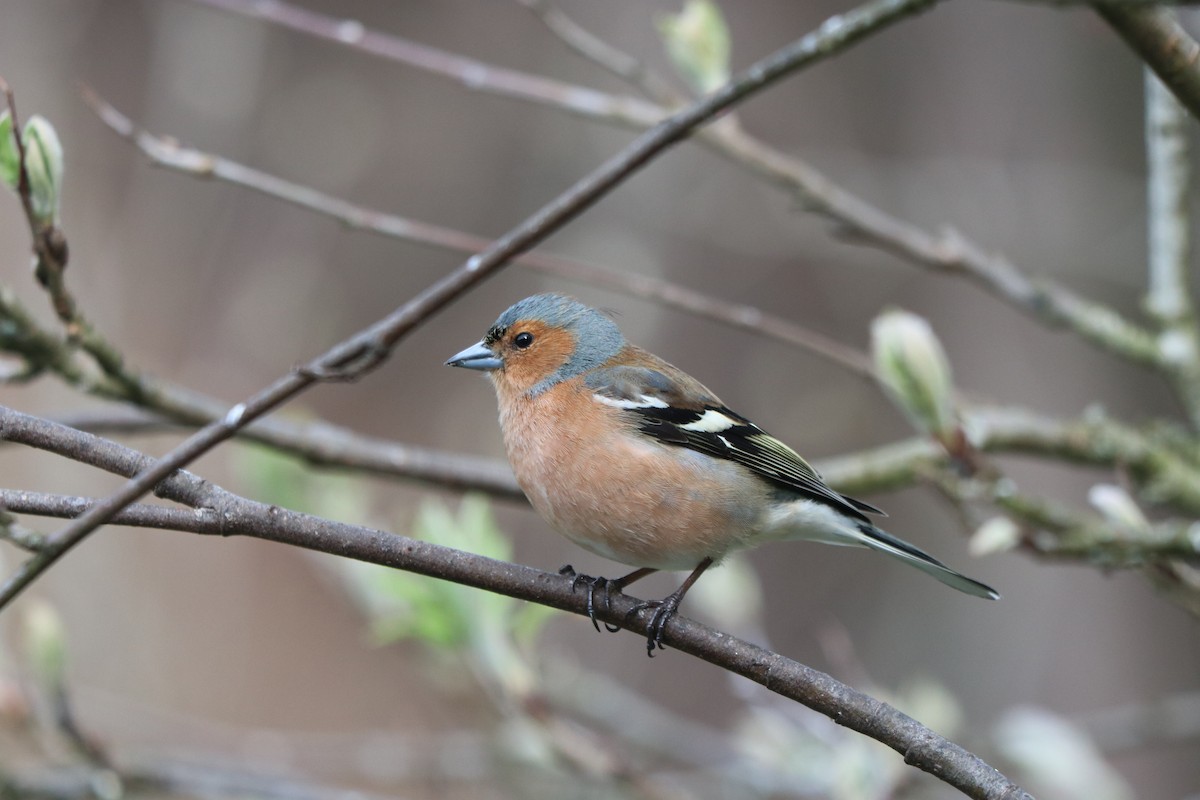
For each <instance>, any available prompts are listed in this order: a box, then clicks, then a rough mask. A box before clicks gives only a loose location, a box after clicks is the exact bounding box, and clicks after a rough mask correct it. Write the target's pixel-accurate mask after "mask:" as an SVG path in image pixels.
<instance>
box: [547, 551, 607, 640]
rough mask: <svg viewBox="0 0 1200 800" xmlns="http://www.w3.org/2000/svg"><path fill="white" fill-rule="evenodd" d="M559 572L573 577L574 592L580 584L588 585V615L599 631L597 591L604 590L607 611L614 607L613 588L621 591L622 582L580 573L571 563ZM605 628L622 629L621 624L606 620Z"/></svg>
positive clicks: (572, 586)
mask: <svg viewBox="0 0 1200 800" xmlns="http://www.w3.org/2000/svg"><path fill="white" fill-rule="evenodd" d="M558 574H559V575H563V576H565V577H567V578H572V581H571V591H572V592H574V591H575V590H576V589H578V588H579V587H580V586H586V587H587V615H588V619H590V620H591V621H592V627H593V628H595V629H596V630H597V632H598V631H599V630H600V623H599V621H597V619H596V591H597V590H603V592H604V610H605V611H607V610H609V609H611V608H612V590H613V588H614V587H616V590H617V591H618V592H619V591H621V584H620V582H619V581H613V580H609V579H608V578H593V577H592V576H591V575H583V574H580V573H578V572H576V571H575V568H574V567H572V566H571V565H570V564H567V565H566V566H564V567H563V568H562V569H560V570H559V571H558ZM604 629H605V630H607V631H608V632H609V633H616V632H617V631H619V630H621V626H620V625H610V624H609V623H607V622H606V623H604Z"/></svg>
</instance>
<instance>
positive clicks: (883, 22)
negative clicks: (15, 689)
mask: <svg viewBox="0 0 1200 800" xmlns="http://www.w3.org/2000/svg"><path fill="white" fill-rule="evenodd" d="M934 2H936V0H875V1H874V2H870V3H867V4H866V5H863V6H860V7H859V8H858V9H856V10H854V11H851V12H849V13H847V14H843V15H840V16H839V17H837V22H838V24H836V25H822V26H821V27H820V28H818V29H817V30H816V31H814V32H812V33H810V34H807V35H806V36H804V37H802V38H801V39H799V40H798V41H796V42H793V43H792V44H789V45H787V46H785V47H783V48H782V49H780V50H778V51H776V52H775V53H773V54H771V55H769V56H767V57H766V58H764V59H762V60H760V61H758V62H757V63H755V64H753V65H752V66H751V67H750V68H749V69H747V70H745V71H744V72H742V73H741V74H740V75H738V76H737V77H735V78H734V79H733V80H731V81H730V82H729V83H728V84H726V85H725V86H724V87H722V88H721V89H719V90H717V91H716V92H714V93H713V94H711V95H709V96H707V97H705V98H703V99H701V100H699V101H697V102H695V103H693V104H691V105H689V106H687V107H686V108H684V109H682V110H680V111H679V112H678V113H676V114H673V115H672V116H671V117H669V118H668V119H666V120H664V121H663V122H661V123H659V124H658V125H656V126H655V127H653V128H651V129H650V130H649V131H647V132H646V133H644V134H642V135H641V136H639V137H638V138H637V139H635V140H634V141H633V142H632V143H631V144H629V145H628V146H627V147H625V148H624V149H623V150H622V151H621V152H620V153H618V154H617V155H616V156H614V157H613V158H611V159H609V160H608V161H607V162H605V163H604V164H603V165H601V166H600V167H599V168H597V169H596V170H595V171H593V172H592V173H591V174H590V175H588V176H587V177H585V178H583V179H582V180H580V181H579V182H577V183H576V184H575V185H574V186H572V187H570V188H569V189H568V190H567V191H566V192H564V193H563V194H561V195H560V196H559V197H557V198H556V199H554V200H553V201H551V202H550V203H549V204H547V205H546V206H544V207H543V208H542V209H541V210H539V211H537V212H535V213H534V214H533V215H532V216H531V217H529V218H527V219H526V220H525V221H524V222H522V223H521V224H519V225H518V226H517V227H515V228H513V229H512V230H511V231H510V232H509V233H508V234H506V235H505V236H503V237H501V238H500V239H498V240H497V241H496V242H494V243H493V244H491V245H490V246H489V247H488V248H487V249H486V250H484V251H483V252H482V253H480V254H478V255H476V256H472V257H471V258H470V259H468V260H467V262H466V263H464V264H463V265H462V266H460V267H459V268H458V269H456V270H454V271H453V272H451V273H450V274H448V275H446V276H445V277H444V278H442V279H441V280H439V281H437V282H436V283H434V284H433V285H432V286H430V287H428V288H427V289H425V290H424V291H423V292H421V293H420V294H418V295H417V296H416V297H415V298H413V299H412V300H410V301H409V302H407V303H405V304H404V305H403V306H401V307H400V308H398V309H396V310H395V311H393V312H392V313H391V314H389V315H388V316H386V317H384V318H383V319H381V320H379V321H378V322H376V323H375V324H373V325H370V326H369V327H367V328H365V329H363V330H362V331H360V332H359V333H357V334H355V335H354V336H352V337H350V338H349V339H347V340H345V341H343V342H341V343H339V344H337V345H335V346H334V347H333V348H332V349H330V350H329V351H328V352H326V353H325V354H323V355H321V356H318V357H317V358H315V359H313V360H312V361H310V362H309V363H308V364H306V365H304V366H302V367H300V368H299V369H296V370H293V371H292V372H290V373H288V374H287V375H285V376H283V377H281V378H279V379H278V380H276V381H275V382H274V383H272V384H271V385H270V386H268V387H267V388H265V389H263V390H262V391H260V392H258V393H256V394H255V395H254V396H252V397H250V398H249V399H247V400H246V401H245V402H242V403H239V404H237V405H236V406H234V407H233V408H232V409H230V410H229V412H228V413H227V414H226V415H225V416H224V417H222V418H221V419H220V420H219V421H217V422H214V423H211V424H209V425H207V426H205V427H204V428H202V429H201V430H200V431H198V432H197V433H195V434H194V435H192V436H191V437H189V438H188V439H187V440H185V441H184V442H182V443H181V444H180V445H178V446H177V447H175V448H174V449H172V450H171V451H170V452H169V453H167V454H166V455H164V456H163V457H162V458H161V459H160V460H159V461H158V462H157V463H156V464H155V465H153V466H152V467H149V468H147V469H146V470H145V471H143V472H141V473H139V474H138V476H137V477H136V478H134V479H132V480H130V481H129V482H127V483H126V484H125V485H124V486H123V487H122V488H121V489H119V490H118V491H117V492H115V493H113V494H112V495H110V496H109V497H107V498H106V499H105V500H104V501H102V502H101V503H98V504H97V505H96V506H94V507H93V508H91V509H90V510H89V511H88V512H86V513H85V514H83V516H81V517H79V518H78V519H77V520H75V521H74V522H72V523H71V524H69V525H67V526H66V527H64V528H62V529H61V530H59V531H57V532H55V533H54V534H52V535H51V536H50V538H49V539H48V540H47V548H46V550H44V551H43V552H41V553H39V554H38V555H36V556H34V557H33V558H31V559H29V560H27V561H25V562H24V563H23V564H21V566H20V567H18V569H17V570H16V572H15V573H14V574H13V575H12V576H11V577H10V578H9V579H8V580H7V581H6V582H5V583H4V585H3V586H0V609H3V608H4V607H5V606H7V605H8V604H9V603H11V602H12V600H13V599H14V598H16V597H17V596H18V595H19V594H20V593H21V592H22V591H23V590H24V589H25V588H26V587H27V586H29V584H31V583H32V582H33V581H34V580H36V578H37V577H38V576H39V575H41V574H42V573H43V572H45V571H46V569H48V568H49V567H50V566H51V565H52V564H53V563H54V562H55V561H57V560H58V559H59V558H61V557H62V556H63V555H64V554H66V553H67V552H68V551H69V550H70V549H71V548H72V547H74V546H75V545H77V544H79V542H81V541H83V539H85V538H86V537H87V536H88V534H90V533H91V532H92V531H94V530H95V529H96V528H98V527H99V526H101V525H103V524H104V523H105V522H107V521H108V520H109V519H111V518H112V516H113V515H114V514H116V513H117V512H118V511H120V510H121V509H122V508H124V507H125V506H126V505H129V504H130V503H132V502H134V501H136V500H137V499H138V498H140V497H142V496H143V495H144V494H146V493H147V492H149V491H150V490H151V489H152V488H153V487H154V486H155V485H156V484H157V483H158V482H159V481H161V480H163V479H164V478H166V477H167V476H168V475H170V474H171V473H172V472H173V471H174V470H176V469H178V468H180V467H183V466H185V465H186V464H188V463H190V462H191V461H193V460H195V459H196V458H198V457H199V456H201V455H203V454H204V453H206V452H208V451H209V450H211V449H212V448H213V447H215V446H216V445H218V444H220V443H221V442H223V441H225V440H226V439H229V438H230V437H232V436H234V435H235V434H236V433H237V432H238V431H239V430H241V429H242V428H244V427H245V426H246V425H248V424H250V423H251V422H252V421H254V420H255V419H257V418H258V417H260V416H262V415H264V414H266V413H268V412H270V411H272V410H273V409H275V408H277V407H278V406H280V405H282V404H283V403H285V402H286V401H288V400H290V399H291V398H292V397H295V396H296V395H298V394H300V393H301V392H303V391H304V390H305V389H307V388H309V387H310V386H312V385H313V384H314V383H317V382H318V381H321V380H336V379H346V378H355V377H358V376H361V375H362V374H364V373H365V372H367V371H368V370H370V369H372V368H374V367H376V366H378V365H379V364H380V363H381V362H382V361H383V360H384V359H386V358H387V356H388V354H389V352H390V351H391V349H392V348H393V347H395V346H396V344H397V343H398V342H400V341H401V340H402V339H403V338H404V337H405V336H407V335H408V334H409V333H410V332H412V331H413V330H414V329H415V328H416V327H417V326H419V325H420V324H421V323H422V322H424V321H425V320H426V319H428V318H429V317H430V316H432V315H433V314H434V313H436V312H437V311H439V310H441V309H442V308H443V307H444V306H446V305H447V304H449V303H450V302H452V301H453V300H454V299H456V298H457V297H458V296H459V295H461V294H463V293H464V292H466V291H467V290H469V289H471V288H472V287H474V286H475V285H476V284H478V283H479V282H481V281H482V280H484V279H485V278H487V277H489V276H490V275H492V274H493V273H495V272H496V271H497V270H499V269H501V268H502V267H504V266H505V265H506V264H507V263H508V261H509V260H510V259H511V258H512V257H513V256H515V255H517V254H519V253H521V252H524V251H525V250H527V249H529V248H530V247H532V246H533V245H535V244H537V243H538V242H540V241H542V240H543V239H545V238H546V237H547V236H549V235H550V234H551V233H553V232H554V231H556V230H558V229H559V228H561V227H562V226H563V225H565V224H566V223H568V222H570V221H571V220H572V219H574V218H575V217H576V216H578V215H579V214H581V213H583V211H585V210H586V209H587V208H589V207H590V206H591V205H592V204H594V203H595V202H597V201H598V200H599V199H600V198H601V197H603V196H604V195H605V194H607V193H608V192H610V191H611V190H612V189H613V188H615V187H616V186H617V185H618V184H620V183H621V182H622V181H624V180H625V179H626V178H627V177H629V176H630V175H632V174H633V173H634V172H636V171H637V170H638V169H640V168H641V167H643V166H645V165H646V164H647V163H649V162H650V160H651V159H653V158H654V157H655V156H656V155H658V154H659V153H661V152H662V151H664V150H666V149H667V148H668V147H670V146H672V145H674V144H676V143H678V142H680V141H682V140H683V139H684V138H686V137H687V136H688V135H689V134H691V132H692V131H693V130H694V129H695V128H696V127H698V126H699V125H701V124H703V123H705V122H707V121H708V120H710V119H712V118H713V117H715V116H716V115H717V114H719V113H721V112H722V111H725V110H726V109H728V108H731V107H733V106H734V105H736V104H737V103H739V102H742V101H744V100H745V99H746V98H748V97H750V96H751V95H753V94H755V93H756V92H758V91H761V90H762V89H764V88H766V87H767V86H769V85H771V84H772V83H774V82H775V81H777V80H779V79H780V78H783V77H784V76H785V75H788V74H790V73H792V72H794V71H796V70H797V69H800V68H801V67H804V66H808V65H810V64H812V63H815V62H817V61H820V60H822V59H825V58H828V57H829V56H830V55H832V54H834V53H837V52H840V51H841V50H842V49H844V48H846V47H848V46H849V45H851V44H853V43H855V42H857V41H859V40H860V39H862V38H864V37H866V36H869V35H871V34H872V33H875V32H878V31H879V30H882V29H884V28H886V27H888V26H889V25H891V24H893V23H895V22H898V21H900V20H901V19H904V18H906V17H908V16H910V15H912V14H915V13H917V12H920V11H923V10H925V9H926V8H928V7H929V6H931V5H932V4H933V3H934Z"/></svg>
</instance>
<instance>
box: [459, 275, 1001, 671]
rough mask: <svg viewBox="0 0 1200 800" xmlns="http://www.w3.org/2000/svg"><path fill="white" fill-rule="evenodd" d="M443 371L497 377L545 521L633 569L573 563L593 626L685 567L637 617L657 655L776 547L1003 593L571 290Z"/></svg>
mask: <svg viewBox="0 0 1200 800" xmlns="http://www.w3.org/2000/svg"><path fill="white" fill-rule="evenodd" d="M445 363H446V365H447V366H452V367H460V368H463V369H470V370H479V371H482V372H484V373H485V374H486V375H487V377H488V378H490V380H491V383H492V386H493V388H494V389H495V392H496V397H497V401H498V405H499V411H500V414H499V421H500V429H501V433H502V436H503V439H504V445H505V449H506V451H507V454H508V460H509V463H510V464H511V466H512V469H513V472H514V474H515V476H516V479H517V483H518V484H519V485H520V487H521V489H522V490H523V491H524V492H525V495H526V497H527V498H528V499H529V502H530V504H531V505H532V506H533V508H534V509H535V510H536V511H537V512H538V513H539V514H540V515H541V516H542V517H543V518H544V519H545V520H546V522H547V523H548V524H549V525H550V527H551V528H554V529H555V530H556V531H558V532H559V533H561V534H563V535H564V536H566V538H567V539H569V540H571V541H572V542H574V543H575V544H577V545H579V546H581V547H582V548H584V549H585V550H588V551H590V552H592V553H594V554H597V555H600V556H602V557H604V558H607V559H610V560H613V561H617V562H620V563H622V564H625V565H628V566H633V567H636V569H635V570H634V571H633V572H630V573H629V574H627V575H625V576H623V577H620V578H617V579H605V578H592V577H589V576H586V575H576V573H575V572H574V570H572V569H571V568H570V566H567V567H564V568H563V570H562V572H563V573H564V574H567V575H570V576H572V577H574V578H575V582H574V583H573V584H572V586H573V588H578V586H579V585H580V582H582V583H583V584H586V585H587V586H588V598H587V611H588V615H589V616H590V617H591V619H592V624H593V625H596V618H595V602H596V601H595V594H596V592H597V591H602V592H603V597H604V600H605V601H606V603H607V602H608V601H609V600H610V595H611V592H613V591H616V592H621V591H623V590H624V589H625V588H626V587H627V586H629V585H630V584H631V583H633V582H634V581H636V580H640V579H641V578H644V577H645V576H647V575H650V574H651V573H654V572H657V571H660V570H662V571H682V570H691V573H690V574H689V575H688V577H687V578H686V579H685V580H684V581H683V583H682V584H681V585H680V586H679V588H678V589H676V590H675V591H674V592H672V593H671V594H669V595H667V596H666V597H665V598H663V599H662V600H655V601H649V602H645V603H641V604H639V605H637V606H635V607H634V609H633V611H631V612H630V614H631V615H633V614H636V613H640V612H642V611H646V610H651V611H653V614H652V616H651V618H650V621H649V624H648V626H647V641H646V649H647V653H648V654H649V655H650V656H653V655H654V650H655V648H656V647H658V648H662V647H663V636H664V632H665V630H666V626H667V623H668V622H669V621H670V619H671V618H672V617H673V616H674V615H675V613H676V612H677V610H678V608H679V604H680V602H681V601H682V600H683V597H684V595H686V594H687V592H688V590H689V589H690V588H691V587H692V586H693V585H694V584H695V583H696V581H697V580H698V579H699V578H700V576H701V575H702V574H703V573H704V571H705V570H707V569H708V568H709V567H711V566H713V565H714V564H718V563H720V561H721V560H722V558H724V557H725V556H726V555H728V554H729V553H731V552H733V551H736V550H740V549H743V548H749V547H755V546H758V545H761V544H765V543H768V542H775V541H785V540H809V541H815V542H822V543H825V544H833V545H851V546H858V547H866V548H870V549H872V550H876V551H878V552H881V553H885V554H887V555H889V556H892V557H893V558H896V559H898V560H900V561H902V562H904V563H906V564H909V565H910V566H913V567H916V568H917V569H919V570H921V571H922V572H925V573H927V574H929V575H931V576H933V577H934V578H936V579H937V580H939V581H941V582H942V583H944V584H946V585H948V586H951V587H953V588H955V589H957V590H959V591H961V592H965V593H966V594H969V595H974V596H976V597H984V598H988V599H992V600H996V599H999V597H1000V595H999V594H998V593H997V592H996V591H995V590H994V589H992V588H991V587H989V586H987V585H985V584H983V583H980V582H979V581H976V580H974V579H972V578H968V577H967V576H965V575H963V574H962V573H959V572H957V571H955V570H953V569H951V568H950V567H948V566H946V565H945V564H943V563H942V562H941V561H938V560H937V559H936V558H934V557H933V556H931V555H929V554H928V553H925V552H924V551H922V550H921V549H919V548H917V547H916V546H914V545H912V544H909V543H908V542H906V541H904V540H903V539H900V538H897V537H896V536H893V535H892V534H890V533H888V532H887V531H885V530H883V529H882V528H879V527H877V526H876V525H875V524H873V523H872V522H871V520H870V517H869V516H868V515H883V512H882V511H880V510H879V509H877V508H875V507H874V506H872V505H870V504H869V503H865V502H863V501H861V500H855V499H853V498H851V497H847V496H845V495H842V494H839V493H838V492H836V491H834V490H833V489H831V488H830V487H829V486H828V485H826V483H825V482H824V480H822V478H821V476H820V475H819V474H818V473H817V471H816V470H815V469H813V467H812V466H810V465H809V463H808V462H807V461H805V460H804V459H803V458H802V457H801V456H800V455H799V454H798V453H797V452H796V451H795V450H793V449H792V448H791V447H789V446H788V445H786V444H784V443H783V442H782V441H780V440H779V439H777V438H775V437H774V436H772V435H770V434H769V433H767V432H766V431H764V430H763V429H762V428H760V427H758V426H757V425H756V424H754V423H753V422H751V421H750V420H749V419H747V418H746V417H744V416H742V415H741V414H738V413H737V412H735V411H733V410H732V409H730V408H729V407H728V406H726V405H725V404H724V403H723V402H722V401H721V400H720V398H718V397H717V396H716V395H715V394H713V393H712V392H711V391H709V390H708V389H707V388H706V387H705V386H704V385H703V384H702V383H700V382H699V381H698V380H696V379H695V378H693V377H692V376H691V375H688V374H687V373H685V372H684V371H683V370H681V369H679V368H677V367H675V366H673V365H671V364H669V363H667V362H666V361H664V360H663V359H661V358H659V357H658V356H656V355H654V354H652V353H650V352H648V351H646V350H643V349H642V348H640V347H637V346H636V345H633V344H630V343H629V342H628V341H626V339H625V337H624V336H623V335H622V333H621V331H620V329H619V328H618V326H617V324H616V323H615V322H614V321H613V320H612V319H611V318H610V317H609V316H608V315H606V314H604V313H603V312H601V311H599V310H597V309H595V308H592V307H590V306H587V305H585V304H584V303H582V302H580V301H579V300H576V299H575V298H573V297H570V296H568V295H564V294H556V293H549V294H536V295H533V296H531V297H526V298H525V299H523V300H520V301H518V302H516V303H514V304H513V305H512V306H510V307H509V308H508V309H507V310H505V311H504V313H502V314H501V315H500V316H499V318H498V319H497V320H496V322H495V324H493V325H492V326H491V327H490V328H489V329H488V330H487V333H486V334H485V335H484V337H483V338H482V339H481V340H479V341H478V342H476V343H475V344H473V345H471V346H470V347H468V348H466V349H465V350H463V351H462V352H460V353H458V354H456V355H455V356H453V357H452V358H450V359H449V360H447V361H446V362H445ZM628 619H629V617H628V616H627V617H626V621H628ZM606 625H607V623H606ZM597 629H598V626H597ZM616 629H617V628H616V627H611V626H610V630H616Z"/></svg>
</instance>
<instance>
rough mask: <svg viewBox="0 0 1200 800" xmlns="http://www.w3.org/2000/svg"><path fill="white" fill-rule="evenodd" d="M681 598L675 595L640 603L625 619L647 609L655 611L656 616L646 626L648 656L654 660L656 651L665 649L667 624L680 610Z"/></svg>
mask: <svg viewBox="0 0 1200 800" xmlns="http://www.w3.org/2000/svg"><path fill="white" fill-rule="evenodd" d="M680 599H681V598H679V597H677V596H675V595H674V594H671V595H668V596H667V597H665V598H663V599H662V600H649V601H647V602H644V603H638V604H637V605H636V606H634V607H633V608H632V609H630V611H629V613H628V614H626V615H625V619H626V620H628V619H629V618H630V617H633V616H636V615H638V614H640V613H641V612H643V611H645V610H647V609H651V608H652V609H654V615H653V616H652V617H650V624H649V625H647V626H646V655H648V656H650V657H651V658H654V649H655V648H656V647H657V648H658V649H659V650H662V649H663V643H662V637H663V633H664V631H665V630H666V627H667V623H668V622H670V621H671V617H673V616H675V612H676V611H678V610H679V601H680Z"/></svg>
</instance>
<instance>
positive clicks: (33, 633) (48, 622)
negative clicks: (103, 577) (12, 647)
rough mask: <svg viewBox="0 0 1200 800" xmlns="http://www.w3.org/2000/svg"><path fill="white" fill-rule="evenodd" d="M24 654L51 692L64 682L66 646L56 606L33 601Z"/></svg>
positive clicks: (28, 619) (26, 624)
mask: <svg viewBox="0 0 1200 800" xmlns="http://www.w3.org/2000/svg"><path fill="white" fill-rule="evenodd" d="M24 627H25V657H26V658H27V659H28V661H29V666H30V668H31V669H32V670H33V673H34V675H36V676H37V679H38V680H39V681H40V682H41V684H42V685H43V686H44V687H46V688H47V689H48V690H50V691H51V692H53V691H55V690H57V689H58V688H59V687H61V686H62V685H63V677H64V674H65V672H66V663H67V647H66V637H65V636H64V634H63V626H62V620H61V619H60V618H59V616H58V612H57V611H55V610H54V608H53V606H51V605H50V604H49V603H46V602H43V601H35V602H32V603H30V605H29V608H28V609H27V610H26V612H25V619H24Z"/></svg>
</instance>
